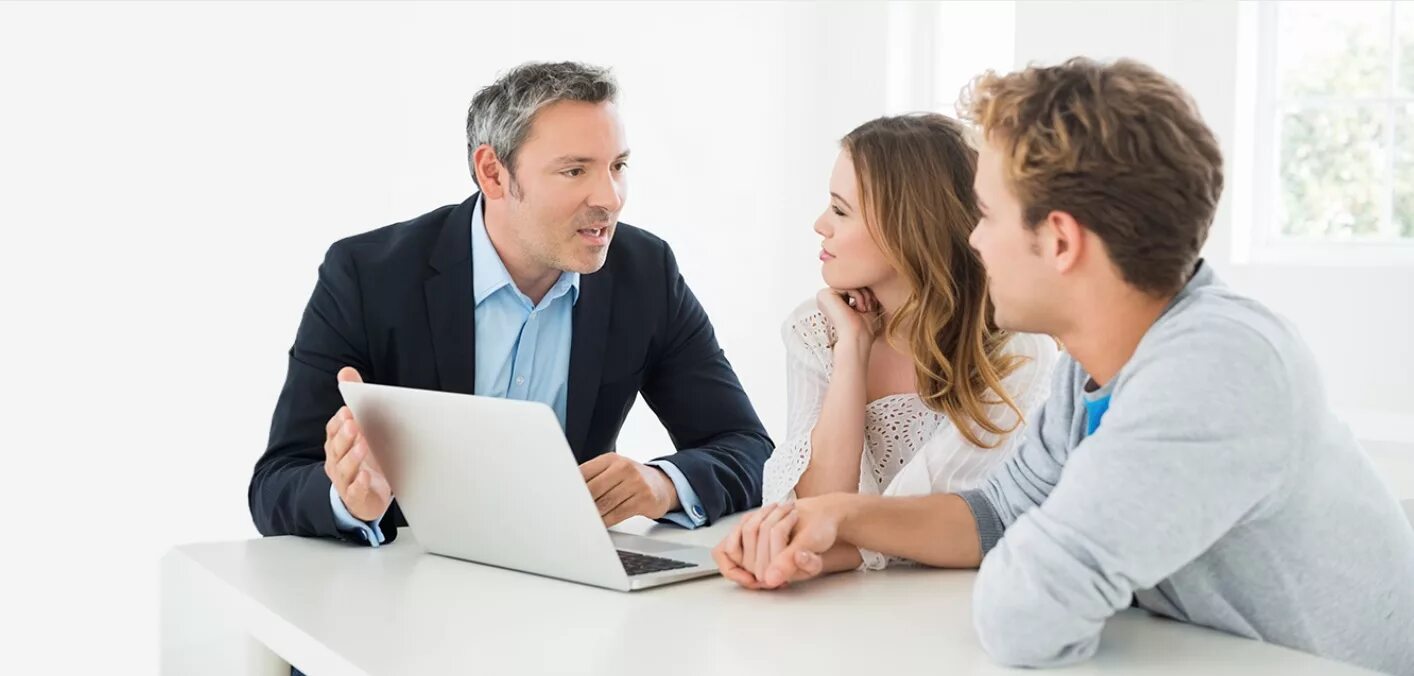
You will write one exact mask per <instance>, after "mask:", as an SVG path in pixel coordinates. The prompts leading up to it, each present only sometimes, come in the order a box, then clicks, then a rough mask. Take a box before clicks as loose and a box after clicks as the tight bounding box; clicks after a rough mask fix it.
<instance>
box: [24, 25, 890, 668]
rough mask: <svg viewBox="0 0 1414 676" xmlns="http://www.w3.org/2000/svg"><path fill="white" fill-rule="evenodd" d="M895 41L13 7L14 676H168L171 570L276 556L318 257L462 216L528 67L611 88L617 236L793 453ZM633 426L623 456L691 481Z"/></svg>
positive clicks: (730, 28) (674, 28) (642, 422)
mask: <svg viewBox="0 0 1414 676" xmlns="http://www.w3.org/2000/svg"><path fill="white" fill-rule="evenodd" d="M885 15H886V8H884V7H882V6H879V5H874V4H832V5H808V4H771V5H762V4H713V5H710V6H704V5H685V4H670V5H659V4H647V3H641V4H640V3H633V4H604V3H586V4H528V5H520V4H515V5H511V4H482V5H451V4H441V3H430V4H416V5H398V6H392V5H382V4H376V5H375V4H362V3H358V4H335V3H328V4H325V3H318V4H298V5H290V4H265V3H261V4H183V5H178V4H165V3H162V4H143V5H113V4H106V3H105V4H86V5H80V4H58V5H15V4H6V5H0V63H3V64H5V65H4V66H3V67H0V97H3V102H0V185H3V186H4V187H3V188H0V191H2V192H3V194H0V227H3V229H4V233H5V238H4V242H5V243H4V245H3V247H0V294H3V309H4V317H5V319H4V323H3V331H0V341H3V345H4V348H5V352H6V354H7V356H8V360H7V363H6V371H7V373H6V375H7V376H8V377H7V378H6V379H5V384H6V388H5V390H6V392H5V394H4V395H3V397H4V407H3V410H4V422H5V425H4V429H5V432H6V434H5V436H4V438H5V440H6V442H7V443H6V447H7V448H6V451H7V452H6V456H5V457H7V458H9V459H10V465H9V467H8V468H7V471H6V472H5V484H6V486H7V490H6V491H5V492H4V495H5V497H6V500H5V503H4V504H5V505H6V507H7V512H8V514H7V519H6V521H7V523H8V524H9V526H10V529H9V532H7V533H6V534H5V538H4V541H5V542H6V545H5V552H6V556H5V559H6V561H5V564H4V566H5V568H6V569H7V571H8V574H7V575H6V578H5V579H6V580H7V582H8V583H9V585H10V587H9V589H8V590H7V593H6V594H5V601H4V604H3V605H4V606H5V608H6V612H5V613H4V614H5V616H6V619H5V620H4V621H5V623H6V626H7V627H12V629H7V630H6V634H7V635H8V636H10V637H11V638H12V639H14V638H15V637H22V640H19V641H6V642H5V644H6V645H7V647H6V649H5V653H6V654H5V657H4V660H5V663H6V664H7V666H16V665H24V664H33V663H35V662H36V661H39V660H44V661H45V666H44V669H45V670H46V671H55V672H59V673H83V672H105V671H119V670H121V671H134V672H152V671H154V670H155V662H154V659H155V655H156V653H155V649H156V634H155V631H154V630H155V627H156V621H157V618H156V599H157V586H156V580H157V563H158V559H159V557H160V556H161V554H162V553H163V552H164V551H165V550H166V549H167V548H168V547H170V546H172V545H174V544H177V543H181V542H187V541H199V540H230V539H238V538H248V537H252V536H254V535H255V534H256V533H255V530H254V528H253V527H252V525H251V522H250V517H249V515H248V513H247V508H246V484H247V481H248V479H249V476H250V471H251V467H252V465H253V464H254V462H255V460H256V458H257V457H258V456H259V454H260V452H261V451H262V449H263V448H264V444H265V436H266V432H267V428H268V425H269V416H270V411H271V408H272V406H273V404H274V400H275V395H276V394H277V392H278V388H279V387H280V384H281V382H282V379H283V377H284V368H285V351H286V350H287V349H288V348H289V345H290V342H291V339H292V338H293V335H294V330H295V327H296V324H297V322H298V320H299V317H300V312H301V310H302V308H303V306H304V303H305V301H306V299H307V298H308V294H309V292H310V289H311V288H312V285H313V282H314V275H315V268H316V266H317V265H318V263H319V261H320V260H321V257H322V254H323V251H324V249H325V247H327V246H328V244H329V243H331V242H332V241H334V240H336V239H338V238H340V237H344V236H347V235H350V234H354V233H357V232H361V231H365V230H368V229H371V228H375V227H378V226H381V225H385V224H388V223H391V222H395V221H398V220H402V219H405V218H409V217H412V216H415V215H418V214H421V213H423V212H426V211H428V210H431V209H433V208H435V207H438V206H440V205H443V204H447V203H451V202H457V201H460V200H462V199H463V198H464V197H465V196H466V195H467V194H468V193H469V191H470V190H471V189H472V185H471V182H470V181H469V179H468V176H467V170H466V160H465V156H464V140H463V137H462V127H463V124H464V116H465V109H466V105H467V102H468V101H469V100H470V98H471V96H472V94H473V93H474V92H475V90H476V89H477V88H478V87H479V86H482V85H484V84H486V83H489V82H490V81H491V80H492V79H493V78H494V77H495V76H496V74H497V72H498V71H501V70H503V69H505V68H507V67H509V66H511V65H514V64H516V63H518V62H521V61H523V60H528V59H561V58H573V59H579V60H585V61H590V62H595V63H599V64H604V65H608V66H612V67H614V68H615V69H616V71H617V73H618V76H619V79H620V83H621V85H622V88H623V91H624V97H623V104H624V106H623V108H624V112H625V115H626V119H627V124H628V133H629V139H630V143H631V144H632V146H633V148H634V150H635V153H634V162H633V167H632V169H631V171H632V172H633V174H632V175H633V178H632V187H631V191H630V199H629V201H628V206H627V209H626V211H625V213H624V220H626V221H628V222H630V223H634V224H637V225H641V226H644V227H646V228H648V229H650V230H653V231H655V232H657V233H659V234H660V235H662V236H664V237H665V238H666V239H668V240H669V241H670V242H671V243H672V244H673V245H674V246H675V248H676V251H677V253H678V256H679V259H680V262H681V264H682V268H683V270H684V271H685V274H686V275H687V278H688V281H689V283H690V284H691V285H692V286H693V288H694V289H695V291H696V292H697V294H698V296H699V297H700V298H701V300H702V302H703V303H704V304H705V305H706V307H707V308H708V310H709V312H710V313H711V315H712V317H713V319H714V321H715V323H716V327H717V331H718V335H719V338H720V340H721V342H722V343H723V344H724V345H725V347H726V349H727V351H728V354H729V356H730V358H731V359H732V361H733V362H734V364H735V365H736V368H737V371H738V373H739V374H740V375H741V377H742V379H743V381H744V382H745V384H746V387H747V390H748V391H749V393H750V394H751V395H752V397H753V399H754V400H755V402H756V403H757V407H758V410H759V412H760V413H761V415H762V417H763V419H764V420H765V421H766V423H767V425H768V427H769V428H770V429H771V430H772V431H773V432H775V433H776V434H780V432H781V428H782V426H783V417H784V416H783V409H784V390H783V388H784V385H783V377H782V375H783V374H782V367H781V363H782V357H783V355H782V353H781V347H780V344H779V338H778V333H777V326H778V324H779V322H780V320H781V318H782V317H783V316H784V315H785V313H786V312H787V310H788V309H789V308H791V307H792V306H793V305H794V304H795V303H797V302H799V300H801V299H803V298H805V297H807V296H808V295H810V294H812V293H813V291H814V289H815V288H816V287H817V285H818V284H819V283H820V282H819V278H818V270H817V266H818V261H817V260H816V259H815V252H816V250H817V241H816V240H817V236H816V235H814V233H812V232H811V225H812V223H813V220H814V218H815V216H816V215H817V214H818V213H819V211H820V210H822V209H823V208H824V206H825V204H826V198H825V195H826V185H827V180H828V176H829V171H830V168H831V165H832V162H833V158H834V155H835V152H836V140H837V139H838V138H839V137H840V136H842V135H843V134H844V133H845V132H846V131H848V130H849V129H850V128H852V127H853V126H854V125H855V124H858V123H859V122H861V121H863V120H865V119H868V118H870V117H873V116H876V115H879V114H881V113H882V112H883V107H884V100H885V96H884V84H883V78H882V77H881V73H882V71H883V59H884V52H885V50H884V48H883V42H884V35H885V33H886V31H885V27H884V22H885ZM639 408H640V409H641V410H636V411H635V414H634V417H633V421H632V422H631V424H630V426H629V429H628V430H627V431H626V433H625V435H624V437H623V438H622V440H621V449H622V450H624V451H625V452H627V453H628V454H630V455H633V456H635V457H639V458H646V457H649V456H653V455H657V454H662V453H665V452H667V451H669V450H670V449H669V448H668V445H667V439H666V436H665V435H664V434H663V433H662V432H661V431H660V430H658V429H657V426H656V422H655V421H653V419H652V417H651V415H650V414H648V412H647V410H646V407H639ZM14 553H18V554H19V555H18V556H15V555H14ZM10 646H13V647H10Z"/></svg>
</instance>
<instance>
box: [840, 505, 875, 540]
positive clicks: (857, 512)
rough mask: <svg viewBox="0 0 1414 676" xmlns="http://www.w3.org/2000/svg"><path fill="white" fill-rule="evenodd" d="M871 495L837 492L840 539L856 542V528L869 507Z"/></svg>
mask: <svg viewBox="0 0 1414 676" xmlns="http://www.w3.org/2000/svg"><path fill="white" fill-rule="evenodd" d="M869 497H870V496H867V495H860V494H858V493H835V494H834V496H833V499H834V502H835V504H834V505H833V510H834V512H835V520H836V521H835V522H836V524H837V525H836V526H835V533H836V536H837V538H838V539H839V540H842V541H844V542H848V543H850V544H854V530H855V528H856V527H857V526H858V524H859V521H860V517H861V516H862V515H863V514H864V512H865V511H866V510H867V509H868V504H869Z"/></svg>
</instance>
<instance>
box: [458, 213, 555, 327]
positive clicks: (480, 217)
mask: <svg viewBox="0 0 1414 676" xmlns="http://www.w3.org/2000/svg"><path fill="white" fill-rule="evenodd" d="M485 208H486V200H485V198H484V197H479V196H478V197H477V198H476V206H475V208H473V209H472V210H471V277H472V279H471V287H472V290H473V292H474V294H475V296H474V297H475V299H476V304H477V305H481V301H484V300H486V299H487V298H489V297H490V296H491V294H493V293H496V292H497V291H500V290H501V289H503V288H505V287H508V286H509V287H511V290H512V291H513V292H515V293H516V295H518V296H520V297H522V298H524V297H525V294H522V293H521V292H520V289H517V288H516V286H515V282H514V281H513V280H512V279H511V273H510V271H509V270H507V269H506V264H505V263H504V262H502V261H501V256H500V255H499V254H497V253H496V247H494V246H492V245H491V235H490V234H488V233H487V232H486V217H485V216H484V214H483V210H484V209H485ZM567 293H568V294H570V304H571V305H574V304H576V303H578V302H579V273H578V272H561V273H560V278H559V279H557V280H555V285H554V286H552V287H550V292H549V293H547V294H545V298H544V299H543V300H541V301H540V302H541V305H545V304H548V303H549V302H550V301H552V300H555V299H556V298H559V297H560V296H563V295H565V294H567ZM526 302H529V301H528V300H527V301H526Z"/></svg>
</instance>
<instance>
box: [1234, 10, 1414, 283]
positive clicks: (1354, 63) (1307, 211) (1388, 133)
mask: <svg viewBox="0 0 1414 676" xmlns="http://www.w3.org/2000/svg"><path fill="white" fill-rule="evenodd" d="M1256 11H1257V12H1258V15H1257V18H1256V24H1257V44H1256V49H1257V55H1256V77H1255V88H1256V92H1255V99H1256V100H1255V111H1256V119H1255V120H1253V126H1252V128H1251V129H1252V132H1253V133H1252V135H1251V138H1252V139H1253V140H1254V141H1255V148H1254V149H1253V155H1254V156H1253V161H1252V170H1253V171H1254V172H1255V177H1254V178H1253V180H1252V186H1251V190H1252V201H1253V203H1252V204H1251V215H1252V218H1251V219H1250V220H1251V222H1250V223H1249V224H1248V225H1249V227H1250V228H1251V231H1252V232H1251V234H1252V236H1251V238H1250V242H1248V243H1247V244H1248V245H1249V246H1250V254H1251V255H1250V258H1251V259H1255V260H1259V261H1260V260H1267V261H1313V260H1316V261H1324V262H1352V261H1366V262H1389V261H1411V262H1414V5H1404V4H1402V3H1398V2H1391V1H1383V2H1285V1H1269V2H1263V3H1260V5H1258V6H1257V9H1256ZM1241 86H1242V85H1241V83H1239V87H1241ZM1239 138H1241V137H1240V136H1239ZM1239 218H1241V215H1239Z"/></svg>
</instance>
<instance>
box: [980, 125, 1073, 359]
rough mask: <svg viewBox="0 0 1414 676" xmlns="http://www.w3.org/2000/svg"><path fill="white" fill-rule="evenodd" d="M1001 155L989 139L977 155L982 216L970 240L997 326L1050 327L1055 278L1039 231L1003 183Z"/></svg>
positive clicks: (1042, 329)
mask: <svg viewBox="0 0 1414 676" xmlns="http://www.w3.org/2000/svg"><path fill="white" fill-rule="evenodd" d="M1005 161H1006V160H1005V156H1004V155H1003V154H1002V152H1001V150H1000V148H998V146H997V145H996V144H994V143H992V142H990V141H989V142H987V143H986V144H984V145H983V147H982V148H981V149H980V152H979V153H978V158H977V175H976V178H975V179H974V181H973V189H974V191H975V192H976V193H977V200H978V203H979V204H978V206H979V207H980V208H981V211H982V218H981V220H980V221H978V222H977V227H976V228H974V229H973V230H972V237H971V239H970V240H969V241H970V243H971V244H972V248H973V249H975V250H976V251H977V253H978V255H979V256H980V257H981V258H982V264H983V265H984V266H985V267H986V268H987V281H988V291H989V293H990V294H991V298H992V304H993V305H994V306H996V321H997V325H998V326H1000V327H1001V328H1004V329H1008V330H1011V331H1024V332H1029V333H1055V331H1056V326H1055V325H1056V321H1055V320H1056V316H1055V314H1056V311H1057V309H1058V308H1057V307H1056V306H1057V305H1061V303H1058V302H1056V301H1057V299H1058V297H1059V294H1058V293H1057V290H1058V283H1059V282H1060V280H1059V279H1058V276H1057V275H1056V274H1055V270H1054V268H1053V266H1051V265H1048V263H1047V260H1046V258H1045V257H1044V256H1043V255H1042V254H1041V246H1040V237H1039V236H1038V234H1037V232H1036V231H1035V230H1034V229H1032V228H1030V227H1028V224H1027V223H1026V221H1025V218H1024V217H1023V215H1022V204H1021V201H1020V200H1019V199H1018V198H1017V197H1016V195H1015V194H1014V193H1013V192H1012V190H1011V188H1010V187H1009V186H1008V185H1007V181H1006V173H1005V170H1004V168H1003V162H1005Z"/></svg>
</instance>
